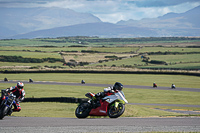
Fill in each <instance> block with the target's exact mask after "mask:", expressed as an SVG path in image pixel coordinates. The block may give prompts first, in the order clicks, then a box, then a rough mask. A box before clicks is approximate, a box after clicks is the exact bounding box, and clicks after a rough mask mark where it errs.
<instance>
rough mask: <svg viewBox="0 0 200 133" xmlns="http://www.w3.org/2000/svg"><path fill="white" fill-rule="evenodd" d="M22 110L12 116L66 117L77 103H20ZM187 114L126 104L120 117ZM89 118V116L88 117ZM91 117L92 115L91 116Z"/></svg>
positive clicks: (69, 116)
mask: <svg viewBox="0 0 200 133" xmlns="http://www.w3.org/2000/svg"><path fill="white" fill-rule="evenodd" d="M20 105H21V107H22V110H21V111H20V112H14V113H13V114H12V116H20V117H68V118H75V117H76V116H75V109H76V107H77V106H78V104H71V103H56V102H51V103H50V102H41V103H23V102H22V103H20ZM177 115H178V116H188V115H185V114H181V113H172V112H167V111H161V110H155V109H152V108H147V107H145V106H135V105H128V104H127V105H126V106H125V112H124V114H123V115H122V116H121V117H154V116H159V117H166V116H177ZM88 118H90V116H89V117H88ZM91 118H93V117H91Z"/></svg>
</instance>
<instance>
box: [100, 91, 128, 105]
mask: <svg viewBox="0 0 200 133" xmlns="http://www.w3.org/2000/svg"><path fill="white" fill-rule="evenodd" d="M117 99H118V100H119V101H120V102H122V103H123V104H125V103H128V101H127V100H126V98H125V97H124V95H123V93H122V92H121V91H118V92H117V93H115V95H110V96H106V97H104V98H103V100H105V101H107V102H108V103H112V102H114V101H116V100H117Z"/></svg>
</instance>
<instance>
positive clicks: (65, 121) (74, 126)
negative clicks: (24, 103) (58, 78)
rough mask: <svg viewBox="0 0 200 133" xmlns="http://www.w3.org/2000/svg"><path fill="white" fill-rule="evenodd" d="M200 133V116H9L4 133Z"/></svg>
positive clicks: (2, 123) (0, 129)
mask: <svg viewBox="0 0 200 133" xmlns="http://www.w3.org/2000/svg"><path fill="white" fill-rule="evenodd" d="M150 131H162V132H200V118H195V117H194V118H192V117H187V118H134V117H131V118H123V117H122V118H117V119H110V118H95V119H92V118H88V119H77V118H45V117H5V118H4V119H3V120H0V132H1V133H4V132H7V133H12V132H22V133H25V132H26V133H55V132H56V133H60V132H66V133H67V132H73V133H74V132H150Z"/></svg>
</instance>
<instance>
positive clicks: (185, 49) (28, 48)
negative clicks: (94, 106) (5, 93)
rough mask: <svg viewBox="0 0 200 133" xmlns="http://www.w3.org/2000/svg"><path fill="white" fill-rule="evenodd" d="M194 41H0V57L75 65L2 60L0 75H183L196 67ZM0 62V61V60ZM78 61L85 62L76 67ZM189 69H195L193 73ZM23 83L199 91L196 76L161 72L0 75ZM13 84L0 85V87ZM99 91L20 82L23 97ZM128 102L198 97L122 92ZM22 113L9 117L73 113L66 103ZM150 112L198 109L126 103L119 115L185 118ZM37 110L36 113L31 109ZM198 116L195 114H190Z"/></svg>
mask: <svg viewBox="0 0 200 133" xmlns="http://www.w3.org/2000/svg"><path fill="white" fill-rule="evenodd" d="M199 46H200V39H199V38H184V37H183V38H181V37H180V38H90V37H69V38H46V39H21V40H0V56H1V57H3V56H13V58H16V57H15V56H21V57H22V58H36V59H43V58H55V59H64V61H65V63H66V64H69V63H71V62H73V63H74V62H75V63H76V65H74V66H67V65H66V66H64V65H63V62H62V61H59V62H53V63H51V62H49V61H45V62H42V63H25V62H18V61H17V60H16V61H14V62H3V61H0V71H5V70H8V71H9V70H24V71H32V70H34V71H37V70H54V71H56V70H58V69H59V70H97V69H98V70H108V71H110V70H115V71H118V70H120V71H127V68H128V70H130V71H131V70H135V69H136V70H139V71H143V70H142V69H155V68H157V69H160V70H162V69H169V70H171V69H172V70H171V71H175V70H173V69H179V70H181V71H182V70H183V69H184V72H188V71H189V72H190V70H192V71H193V72H196V73H199V69H200V58H199V57H200V48H199ZM141 56H146V57H149V61H151V60H156V61H164V62H166V63H165V64H151V63H150V62H144V61H142V60H143V58H141ZM0 59H1V58H0ZM80 62H86V63H89V64H87V65H78V63H80ZM194 70H195V71H194ZM5 77H7V78H8V80H15V81H16V82H17V80H21V81H28V80H29V79H30V78H31V79H33V81H56V82H70V83H80V82H81V80H82V79H84V80H85V81H86V84H87V83H96V84H108V85H113V84H114V83H115V82H116V81H119V82H121V83H122V84H124V85H144V86H152V83H153V82H156V83H157V84H158V86H165V87H170V86H171V84H172V83H174V84H175V85H176V87H184V88H186V87H188V88H200V82H199V81H200V77H199V76H185V75H167V74H165V75H163V74H89V73H76V74H75V73H26V74H25V73H19V74H4V73H0V80H3V79H4V78H5ZM14 85H15V84H10V83H1V84H0V89H5V88H7V87H10V86H14ZM105 87H107V86H105ZM103 89H104V88H103V87H91V86H90V87H89V86H64V85H36V84H25V91H26V97H29V98H33V97H34V98H41V97H76V98H85V96H84V94H85V93H87V92H94V93H97V92H100V91H102V90H103ZM124 93H125V95H126V98H127V100H128V101H129V103H161V104H162V103H163V104H164V103H165V104H189V105H199V103H200V100H199V96H200V94H199V93H196V92H184V91H171V90H170V89H169V90H148V89H139V88H133V89H131V88H124ZM21 106H22V111H21V112H20V113H13V115H14V116H27V117H75V115H74V110H75V108H76V107H77V104H71V103H56V102H54V103H45V102H43V103H23V102H22V103H21ZM155 108H167V109H181V110H200V108H188V107H172V106H168V107H162V106H144V105H143V106H142V105H137V106H136V105H129V104H128V105H126V111H125V113H124V114H123V117H150V116H161V117H165V116H191V115H186V114H178V113H172V112H166V111H161V110H156V109H155ZM35 109H37V110H35ZM196 116H199V115H196Z"/></svg>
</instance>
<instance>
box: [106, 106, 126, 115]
mask: <svg viewBox="0 0 200 133" xmlns="http://www.w3.org/2000/svg"><path fill="white" fill-rule="evenodd" d="M119 105H120V106H121V107H122V109H121V110H120V112H118V113H117V114H116V115H112V114H110V111H111V110H112V106H110V107H109V109H108V116H109V117H110V118H118V117H120V116H121V115H122V114H123V113H124V111H125V105H124V104H122V103H119ZM119 105H118V106H119Z"/></svg>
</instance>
